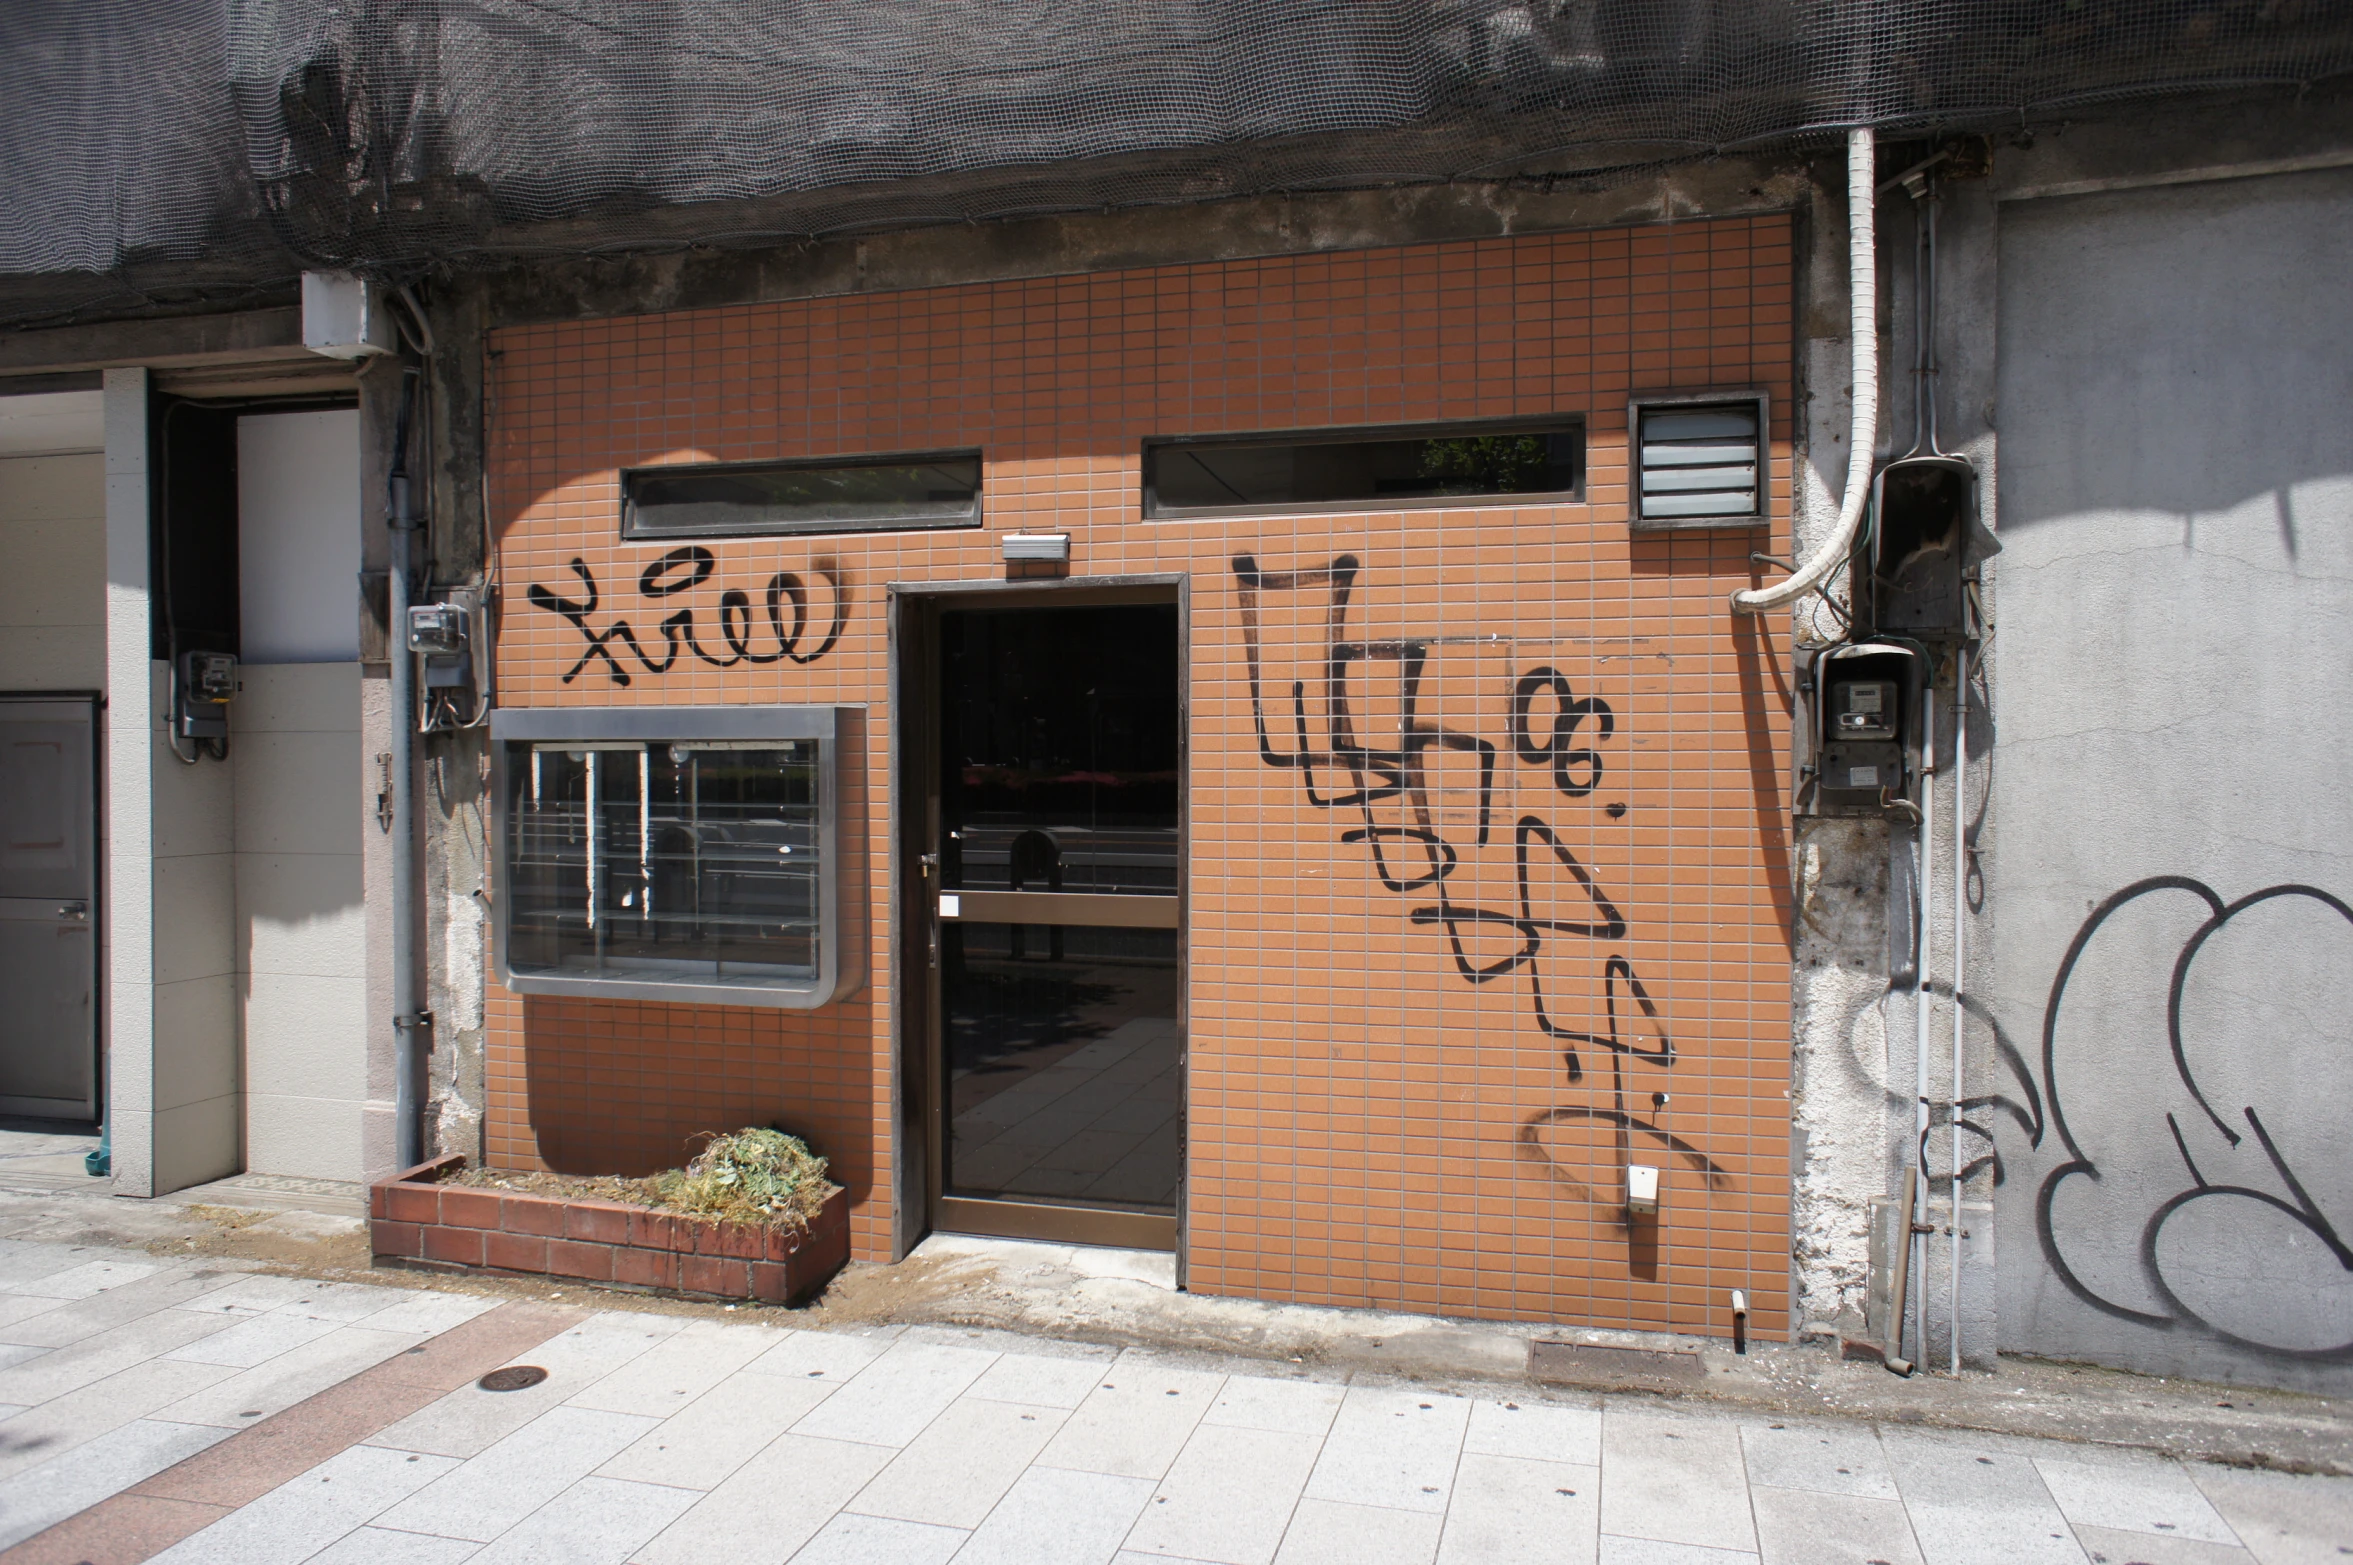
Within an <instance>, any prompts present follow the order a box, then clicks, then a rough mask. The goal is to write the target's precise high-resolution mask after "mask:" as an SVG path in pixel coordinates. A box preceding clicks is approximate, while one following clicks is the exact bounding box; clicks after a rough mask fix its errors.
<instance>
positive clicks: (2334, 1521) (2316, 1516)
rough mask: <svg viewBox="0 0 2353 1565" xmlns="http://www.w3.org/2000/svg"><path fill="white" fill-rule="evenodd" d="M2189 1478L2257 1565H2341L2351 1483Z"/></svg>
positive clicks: (2203, 1473)
mask: <svg viewBox="0 0 2353 1565" xmlns="http://www.w3.org/2000/svg"><path fill="white" fill-rule="evenodd" d="M2188 1471H2189V1474H2190V1477H2191V1478H2192V1479H2193V1480H2194V1481H2195V1482H2196V1484H2197V1486H2198V1489H2199V1491H2200V1492H2201V1493H2203V1494H2204V1495H2205V1496H2206V1498H2207V1499H2209V1500H2211V1501H2212V1502H2214V1508H2215V1509H2216V1510H2217V1511H2219V1512H2221V1513H2222V1519H2223V1520H2224V1521H2226V1522H2228V1523H2229V1524H2230V1529H2231V1531H2232V1532H2235V1533H2237V1534H2238V1538H2239V1542H2240V1543H2242V1544H2244V1545H2245V1546H2246V1549H2247V1552H2248V1553H2250V1554H2252V1555H2254V1556H2255V1558H2256V1560H2257V1561H2258V1562H2260V1565H2345V1560H2346V1553H2345V1551H2346V1550H2347V1549H2349V1548H2353V1478H2318V1477H2306V1476H2301V1475H2294V1474H2288V1473H2259V1472H2250V1471H2246V1470H2244V1469H2241V1468H2234V1467H2211V1466H2207V1465H2205V1464H2203V1463H2201V1464H2199V1465H2196V1466H2193V1467H2191V1468H2190V1469H2189V1470H2188Z"/></svg>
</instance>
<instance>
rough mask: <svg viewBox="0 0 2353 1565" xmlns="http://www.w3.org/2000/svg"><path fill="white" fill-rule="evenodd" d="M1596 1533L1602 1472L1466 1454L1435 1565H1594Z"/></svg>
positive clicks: (1584, 1466)
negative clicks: (1437, 1562)
mask: <svg viewBox="0 0 2353 1565" xmlns="http://www.w3.org/2000/svg"><path fill="white" fill-rule="evenodd" d="M1474 1427H1476V1425H1475V1424H1474ZM1597 1443H1598V1442H1597ZM1600 1525H1601V1469H1600V1468H1598V1467H1595V1466H1592V1465H1589V1464H1583V1463H1571V1462H1539V1461H1530V1460H1529V1459H1528V1458H1526V1457H1519V1456H1493V1455H1489V1454H1486V1453H1484V1452H1476V1451H1465V1452H1464V1453H1463V1458H1462V1462H1461V1464H1460V1465H1459V1466H1457V1467H1456V1468H1455V1473H1454V1498H1453V1502H1452V1503H1451V1504H1449V1505H1448V1506H1447V1508H1446V1531H1445V1532H1444V1534H1443V1535H1441V1537H1440V1539H1439V1542H1438V1561H1439V1565H1593V1559H1594V1550H1595V1548H1596V1547H1597V1545H1596V1542H1595V1536H1596V1534H1597V1533H1598V1532H1599V1530H1600Z"/></svg>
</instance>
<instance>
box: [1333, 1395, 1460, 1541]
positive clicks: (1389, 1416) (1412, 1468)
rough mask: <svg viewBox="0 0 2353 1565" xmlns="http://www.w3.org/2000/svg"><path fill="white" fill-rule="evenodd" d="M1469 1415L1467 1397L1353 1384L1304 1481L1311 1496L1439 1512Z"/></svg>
mask: <svg viewBox="0 0 2353 1565" xmlns="http://www.w3.org/2000/svg"><path fill="white" fill-rule="evenodd" d="M1470 1417H1471V1403H1470V1399H1469V1398H1467V1397H1456V1396H1446V1395H1443V1394H1441V1393H1439V1392H1435V1391H1416V1390H1414V1389H1412V1388H1410V1387H1407V1388H1402V1389H1400V1388H1395V1387H1373V1386H1351V1387H1349V1388H1348V1395H1347V1398H1346V1399H1345V1400H1344V1401H1342V1402H1341V1404H1340V1414H1339V1416H1338V1417H1337V1418H1335V1419H1333V1420H1332V1430H1331V1433H1330V1434H1328V1435H1326V1436H1325V1437H1324V1448H1323V1453H1322V1454H1321V1455H1320V1456H1319V1457H1318V1458H1317V1459H1316V1464H1315V1473H1314V1475H1313V1476H1312V1477H1310V1478H1309V1479H1308V1480H1307V1494H1308V1497H1309V1498H1310V1499H1316V1500H1331V1501H1335V1502H1338V1503H1340V1504H1344V1505H1369V1506H1388V1507H1391V1508H1394V1509H1397V1510H1406V1511H1430V1512H1436V1513H1443V1512H1444V1511H1445V1509H1446V1497H1447V1494H1448V1492H1449V1491H1450V1490H1451V1489H1452V1487H1453V1485H1454V1468H1455V1462H1456V1459H1457V1458H1458V1457H1459V1456H1460V1455H1461V1454H1462V1440H1463V1433H1464V1431H1465V1430H1466V1429H1467V1428H1468V1427H1469V1425H1470ZM1436 1546H1437V1535H1436V1534H1435V1533H1432V1534H1431V1547H1432V1548H1435V1547H1436Z"/></svg>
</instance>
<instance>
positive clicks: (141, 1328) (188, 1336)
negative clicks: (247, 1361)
mask: <svg viewBox="0 0 2353 1565" xmlns="http://www.w3.org/2000/svg"><path fill="white" fill-rule="evenodd" d="M225 1324H226V1322H225V1321H221V1320H211V1319H207V1318H205V1317H204V1316H201V1315H191V1314H188V1313H186V1312H184V1311H180V1310H157V1311H156V1312H155V1313H154V1314H152V1315H142V1316H141V1317H139V1318H138V1319H137V1320H133V1321H126V1322H124V1323H123V1324H122V1325H120V1326H115V1327H112V1328H110V1329H108V1330H106V1331H102V1332H100V1333H98V1334H97V1335H96V1336H94V1337H84V1338H83V1339H82V1340H81V1341H79V1342H76V1343H74V1344H73V1345H72V1346H70V1347H63V1348H58V1349H56V1350H54V1351H52V1352H48V1353H44V1354H42V1355H41V1356H40V1357H39V1358H37V1359H32V1360H29V1361H27V1362H25V1363H22V1364H19V1365H17V1366H16V1367H15V1368H13V1369H0V1402H18V1403H22V1404H24V1405H26V1406H29V1407H38V1406H39V1405H40V1404H41V1403H43V1402H46V1401H48V1400H49V1399H50V1398H51V1397H61V1396H64V1395H65V1394H66V1393H67V1392H69V1391H79V1390H80V1389H81V1388H82V1387H84V1386H87V1385H92V1384H95V1383H96V1382H98V1381H101V1380H104V1379H105V1378H106V1377H107V1376H109V1375H112V1374H116V1373H118V1372H120V1371H122V1370H126V1369H129V1368H130V1367H131V1366H132V1365H134V1364H140V1363H144V1362H145V1361H147V1360H148V1359H151V1358H157V1357H160V1356H161V1355H163V1354H166V1353H169V1352H171V1351H172V1350H173V1349H174V1348H180V1347H185V1346H187V1345H188V1344H189V1343H191V1342H194V1341H195V1340H196V1339H197V1338H199V1337H208V1336H210V1335H212V1334H213V1333H214V1332H216V1331H219V1330H221V1329H222V1328H223V1326H224V1325H225Z"/></svg>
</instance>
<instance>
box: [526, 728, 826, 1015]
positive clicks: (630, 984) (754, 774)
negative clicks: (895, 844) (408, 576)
mask: <svg viewBox="0 0 2353 1565" xmlns="http://www.w3.org/2000/svg"><path fill="white" fill-rule="evenodd" d="M857 716H858V714H857V712H856V711H855V709H841V708H835V707H830V706H728V707H602V708H590V707H567V708H554V709H544V710H534V709H528V708H515V707H508V708H499V709H494V710H493V711H492V712H491V714H490V737H491V748H492V753H493V756H494V760H493V766H494V769H495V776H494V778H493V783H492V786H493V789H494V795H495V797H496V799H497V803H498V818H497V822H496V827H495V830H496V832H497V842H498V845H499V846H498V867H499V877H498V884H497V887H496V894H495V899H494V906H495V909H496V915H497V918H496V922H497V931H498V965H499V977H500V978H501V979H502V980H503V981H504V982H505V983H506V985H507V987H509V988H510V989H514V990H517V991H519V992H521V993H523V994H561V995H582V996H603V997H606V998H610V999H617V1000H669V1001H676V1002H681V1003H687V1004H698V1005H766V1006H781V1007H785V1008H788V1009H793V1010H811V1009H814V1008H815V1007H817V1006H821V1005H825V1004H827V1003H828V1002H830V1001H833V1000H837V999H840V998H842V997H843V996H845V995H848V994H851V993H853V992H855V991H856V990H857V988H858V987H859V985H860V983H861V982H862V981H863V979H864V970H863V967H862V965H861V959H860V953H861V952H862V950H863V949H864V947H863V942H862V941H861V939H860V938H859V935H858V932H857V930H856V928H855V927H854V926H855V924H856V922H857V919H856V915H857V913H858V911H859V910H860V908H862V907H863V905H864V897H863V892H862V889H861V888H859V887H857V886H855V885H854V884H850V885H848V886H847V888H846V889H845V877H844V875H843V872H842V857H843V854H844V852H845V851H855V849H856V846H857V843H858V833H856V832H854V831H852V832H847V833H845V832H843V831H841V830H840V829H839V825H838V820H837V815H838V808H839V801H840V799H841V795H842V789H841V786H840V777H841V773H842V766H843V761H842V756H841V746H842V742H843V738H844V735H845V733H846V732H854V724H855V722H856V718H857Z"/></svg>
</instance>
